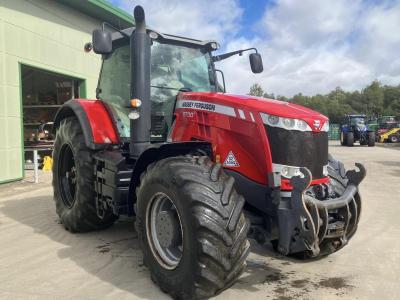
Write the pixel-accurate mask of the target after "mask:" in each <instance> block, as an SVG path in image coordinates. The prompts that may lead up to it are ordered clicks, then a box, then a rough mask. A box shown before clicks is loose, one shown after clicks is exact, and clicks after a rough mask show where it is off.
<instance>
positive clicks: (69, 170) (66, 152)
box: [58, 144, 77, 208]
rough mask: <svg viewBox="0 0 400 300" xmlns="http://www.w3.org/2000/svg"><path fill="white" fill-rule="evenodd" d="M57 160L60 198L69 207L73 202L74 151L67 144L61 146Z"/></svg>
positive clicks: (74, 190)
mask: <svg viewBox="0 0 400 300" xmlns="http://www.w3.org/2000/svg"><path fill="white" fill-rule="evenodd" d="M59 162H60V164H59V167H58V178H59V185H60V192H61V198H62V200H63V202H64V204H65V206H66V207H68V208H71V207H72V206H74V203H75V194H76V180H77V174H76V168H75V160H74V153H73V152H72V148H71V146H70V145H69V144H64V145H63V146H62V147H61V151H60V159H59Z"/></svg>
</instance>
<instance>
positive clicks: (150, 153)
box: [128, 141, 212, 214]
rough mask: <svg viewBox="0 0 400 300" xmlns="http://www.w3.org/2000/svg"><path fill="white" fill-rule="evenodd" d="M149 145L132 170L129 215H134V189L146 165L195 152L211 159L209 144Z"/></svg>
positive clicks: (193, 142) (195, 142) (196, 142)
mask: <svg viewBox="0 0 400 300" xmlns="http://www.w3.org/2000/svg"><path fill="white" fill-rule="evenodd" d="M150 145H151V146H150V147H149V148H148V149H147V150H145V151H143V152H142V154H141V155H140V156H139V158H138V159H137V161H136V162H135V165H134V168H133V172H132V177H131V181H130V184H129V194H128V195H129V196H128V207H129V210H130V212H129V214H134V212H133V204H134V203H135V201H136V187H137V186H138V185H139V184H140V175H141V174H142V173H143V172H144V171H145V170H146V169H147V166H148V165H150V164H151V163H153V162H155V161H158V160H161V159H164V158H167V157H172V156H179V155H185V154H189V153H193V152H195V151H196V150H197V151H199V152H200V151H202V152H203V153H204V155H208V156H209V157H210V158H211V157H212V147H211V144H210V143H209V142H203V141H192V142H175V143H159V144H150Z"/></svg>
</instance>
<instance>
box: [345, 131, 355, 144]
mask: <svg viewBox="0 0 400 300" xmlns="http://www.w3.org/2000/svg"><path fill="white" fill-rule="evenodd" d="M346 145H347V146H349V147H353V146H354V133H353V132H348V133H347V134H346Z"/></svg>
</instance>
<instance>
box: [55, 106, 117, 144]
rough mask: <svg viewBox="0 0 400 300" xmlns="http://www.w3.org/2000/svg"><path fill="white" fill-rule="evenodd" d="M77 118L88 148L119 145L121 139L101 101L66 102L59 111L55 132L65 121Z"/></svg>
mask: <svg viewBox="0 0 400 300" xmlns="http://www.w3.org/2000/svg"><path fill="white" fill-rule="evenodd" d="M68 117H76V118H77V119H78V121H79V124H80V125H81V128H82V131H83V135H84V137H85V143H86V146H87V147H88V148H89V149H92V150H97V149H102V148H104V147H105V146H107V145H110V144H111V145H113V144H114V145H118V144H119V143H120V142H119V137H118V134H117V131H116V128H115V126H114V124H113V121H112V119H111V116H110V114H109V113H108V111H107V108H106V107H105V105H104V104H103V102H102V101H100V100H86V99H73V100H69V101H67V102H65V103H64V104H63V106H62V107H61V108H60V109H59V110H58V111H57V113H56V116H55V119H54V124H53V132H54V133H55V132H56V131H57V129H58V127H59V126H60V123H61V121H62V120H63V119H65V118H68Z"/></svg>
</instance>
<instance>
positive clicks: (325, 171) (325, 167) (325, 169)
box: [322, 165, 329, 176]
mask: <svg viewBox="0 0 400 300" xmlns="http://www.w3.org/2000/svg"><path fill="white" fill-rule="evenodd" d="M322 174H323V175H324V176H328V175H329V173H328V165H326V166H323V168H322Z"/></svg>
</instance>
